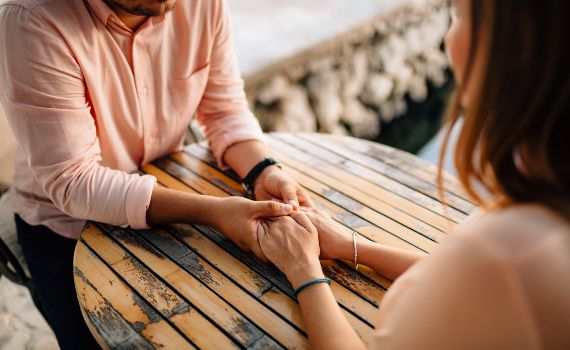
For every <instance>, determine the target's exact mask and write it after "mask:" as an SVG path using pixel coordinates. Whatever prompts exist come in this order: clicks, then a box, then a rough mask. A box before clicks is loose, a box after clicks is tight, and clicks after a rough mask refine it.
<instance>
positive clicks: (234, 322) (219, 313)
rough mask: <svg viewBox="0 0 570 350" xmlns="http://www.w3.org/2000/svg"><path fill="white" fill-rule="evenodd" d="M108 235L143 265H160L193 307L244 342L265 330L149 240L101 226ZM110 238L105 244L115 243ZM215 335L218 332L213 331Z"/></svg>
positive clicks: (157, 272)
mask: <svg viewBox="0 0 570 350" xmlns="http://www.w3.org/2000/svg"><path fill="white" fill-rule="evenodd" d="M102 228H103V230H104V231H105V233H106V235H107V236H111V237H113V240H114V242H115V243H116V242H118V243H119V245H120V246H121V247H122V248H123V249H124V250H125V252H126V254H129V255H130V256H132V257H135V258H136V259H137V260H139V261H140V262H141V263H142V264H144V266H146V267H148V266H160V268H156V269H154V270H153V273H154V274H155V275H156V276H158V277H160V279H161V280H162V281H164V282H165V283H167V284H169V285H170V287H171V288H173V289H175V290H176V291H177V293H178V294H179V295H180V296H181V297H182V298H183V299H184V300H185V301H186V302H187V303H188V304H190V305H191V306H192V307H193V308H194V309H196V310H199V311H200V312H201V313H202V314H203V315H205V316H206V317H207V318H208V319H209V320H210V321H211V322H213V323H215V324H216V325H217V326H218V327H221V328H222V329H223V331H224V333H225V334H229V335H230V336H231V337H232V339H233V340H234V341H236V342H238V343H239V344H241V345H242V346H246V347H247V346H249V345H252V344H254V343H255V342H256V341H257V340H259V339H260V338H262V337H263V335H264V333H263V332H261V330H260V329H259V328H258V327H257V326H256V325H255V324H253V323H252V322H250V321H249V320H248V319H247V318H246V317H244V316H243V315H242V314H241V313H240V312H238V311H237V310H235V308H234V307H233V306H232V305H231V304H230V303H227V302H226V301H224V300H223V299H221V298H220V297H219V296H217V295H216V294H215V293H213V292H212V291H211V290H210V289H209V288H208V287H207V286H206V285H205V284H204V283H203V282H202V281H201V280H199V279H196V278H195V277H194V276H192V275H191V274H189V273H188V272H187V271H185V270H183V269H182V268H181V267H180V266H179V265H177V264H176V263H175V262H174V261H172V260H170V259H169V258H168V257H166V256H164V255H163V254H162V253H161V252H159V251H158V250H156V249H155V248H154V247H152V246H151V245H150V244H148V243H146V242H144V241H141V240H138V239H137V237H136V236H133V234H134V233H132V232H129V231H128V230H122V229H116V228H115V229H113V228H110V227H107V226H102ZM113 240H111V239H110V238H109V240H108V241H107V244H106V247H109V246H111V245H114V244H115V243H113ZM213 334H214V335H215V333H213Z"/></svg>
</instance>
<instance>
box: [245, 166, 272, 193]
mask: <svg viewBox="0 0 570 350" xmlns="http://www.w3.org/2000/svg"><path fill="white" fill-rule="evenodd" d="M277 164H279V161H278V160H276V159H273V158H270V157H268V158H265V159H263V160H262V161H261V162H259V163H257V164H256V165H255V166H254V167H253V168H252V169H251V170H250V171H249V173H247V175H246V176H245V177H244V178H243V179H242V181H241V182H242V184H243V186H244V188H245V189H246V190H247V191H248V192H249V193H250V194H253V190H254V186H253V185H254V184H255V180H257V178H258V177H259V175H260V174H261V173H262V172H263V170H265V168H267V167H268V166H272V165H277Z"/></svg>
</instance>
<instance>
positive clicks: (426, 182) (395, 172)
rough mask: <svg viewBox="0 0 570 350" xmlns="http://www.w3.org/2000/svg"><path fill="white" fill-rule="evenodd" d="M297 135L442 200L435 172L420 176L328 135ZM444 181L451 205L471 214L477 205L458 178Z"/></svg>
mask: <svg viewBox="0 0 570 350" xmlns="http://www.w3.org/2000/svg"><path fill="white" fill-rule="evenodd" d="M296 136H297V137H299V138H302V139H304V140H306V141H308V142H311V143H313V144H314V145H316V146H318V147H321V148H324V149H326V150H328V151H330V152H333V153H335V154H338V155H339V156H342V157H344V158H346V159H350V160H352V161H353V162H355V163H358V164H360V165H361V166H364V167H367V168H369V169H371V170H372V171H374V172H375V173H379V174H382V175H383V176H386V177H388V178H390V179H392V180H393V181H395V182H398V183H401V184H403V185H405V186H407V187H409V188H410V189H413V190H415V191H418V192H420V193H423V194H424V195H426V196H429V197H431V198H433V199H434V200H436V201H440V196H439V190H438V188H437V186H436V184H435V173H433V174H432V176H433V178H431V179H426V178H419V177H417V176H415V175H413V174H410V173H409V172H407V171H405V170H402V169H399V168H397V167H394V166H392V165H390V164H387V163H385V162H383V161H382V160H380V159H378V157H372V156H369V155H367V154H363V153H361V152H357V151H355V150H353V149H351V148H350V147H349V146H345V145H342V144H339V143H338V142H334V141H333V140H332V139H330V138H328V137H323V135H319V134H305V133H300V134H296ZM378 147H382V145H378ZM444 183H445V185H446V187H445V195H446V200H447V202H448V204H449V205H450V206H452V207H454V208H455V209H457V210H459V211H461V212H463V213H465V214H469V213H470V212H471V211H473V209H475V205H474V204H473V203H472V202H471V201H470V200H469V199H468V197H467V194H466V193H465V192H464V191H462V190H457V189H456V187H457V186H459V185H458V184H457V181H456V180H455V181H453V185H451V184H450V183H449V182H444ZM456 192H457V193H459V194H457V193H456Z"/></svg>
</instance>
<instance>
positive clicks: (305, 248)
mask: <svg viewBox="0 0 570 350" xmlns="http://www.w3.org/2000/svg"><path fill="white" fill-rule="evenodd" d="M262 225H263V229H262V230H260V231H259V235H258V239H259V243H260V246H261V250H262V252H263V253H264V254H265V256H266V257H267V258H268V259H269V260H271V262H272V263H273V264H275V266H277V267H278V268H279V270H281V271H282V272H283V273H284V274H285V275H286V276H287V278H288V279H289V281H290V282H291V284H292V286H293V288H297V287H299V286H300V285H301V284H303V283H305V282H307V281H310V280H312V279H315V278H322V277H323V276H324V275H323V271H322V269H321V264H320V261H319V253H320V249H319V238H318V234H317V230H316V228H315V227H314V226H313V224H311V221H310V220H309V218H307V216H306V215H304V214H303V213H294V214H291V216H284V217H280V218H276V219H269V220H264V221H263V224H262Z"/></svg>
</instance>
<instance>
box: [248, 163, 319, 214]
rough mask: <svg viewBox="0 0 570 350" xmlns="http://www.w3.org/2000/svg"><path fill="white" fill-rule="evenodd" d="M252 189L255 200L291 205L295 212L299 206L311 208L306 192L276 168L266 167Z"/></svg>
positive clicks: (283, 171)
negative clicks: (274, 201)
mask: <svg viewBox="0 0 570 350" xmlns="http://www.w3.org/2000/svg"><path fill="white" fill-rule="evenodd" d="M254 189H255V198H256V199H257V200H277V201H280V202H283V203H287V204H291V205H292V206H293V209H295V210H297V209H299V206H303V207H311V208H312V207H313V204H312V203H311V200H310V199H309V195H308V194H307V192H306V191H305V190H304V189H303V188H301V186H299V184H298V183H297V182H296V181H295V180H294V179H293V178H292V177H291V176H290V175H289V174H288V173H287V172H286V171H285V170H282V169H279V168H278V167H277V166H270V167H267V168H266V169H265V170H264V171H263V172H262V173H261V174H260V175H259V177H258V178H257V180H256V181H255V184H254Z"/></svg>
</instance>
